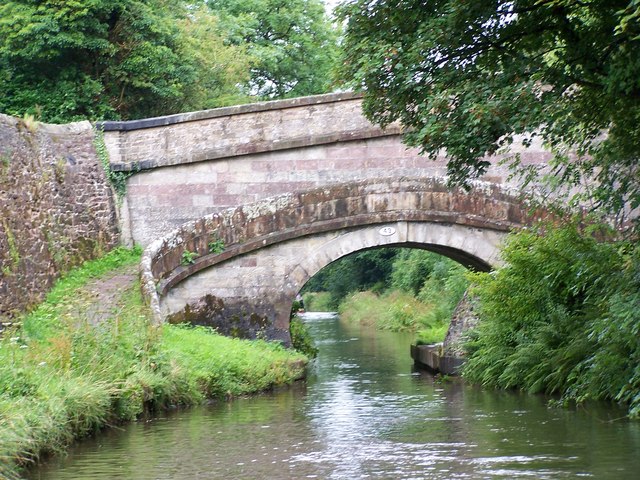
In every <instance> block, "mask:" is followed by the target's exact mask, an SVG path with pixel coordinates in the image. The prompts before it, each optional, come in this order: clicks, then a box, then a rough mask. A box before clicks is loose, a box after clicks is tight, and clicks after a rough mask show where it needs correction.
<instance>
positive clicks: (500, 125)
mask: <svg viewBox="0 0 640 480" xmlns="http://www.w3.org/2000/svg"><path fill="white" fill-rule="evenodd" d="M338 14H339V16H341V18H342V19H343V20H345V21H346V22H347V27H346V38H345V41H344V50H345V54H344V59H343V65H342V70H341V76H342V78H343V79H344V80H346V81H348V82H349V83H350V85H352V86H354V87H355V88H357V89H362V90H364V92H365V100H364V111H365V114H366V115H367V116H368V117H369V118H370V119H371V120H373V121H374V122H377V123H379V124H381V125H383V126H384V125H388V124H390V123H391V122H394V121H399V122H401V124H402V125H403V126H404V127H406V128H407V131H408V133H407V134H406V142H407V143H408V144H409V145H412V146H417V147H420V148H421V150H422V152H423V153H425V154H427V155H429V156H431V157H433V156H435V155H436V154H437V153H438V152H439V151H441V149H446V152H447V155H448V158H449V163H448V173H449V175H450V179H451V182H452V183H454V184H462V185H465V184H466V183H467V182H468V180H469V179H470V178H474V177H478V176H480V175H482V174H483V173H484V172H485V171H486V170H487V167H488V162H487V160H486V158H485V156H486V155H491V154H495V153H496V152H499V151H501V150H503V149H507V148H509V147H510V145H512V143H513V142H514V141H515V140H516V138H522V140H520V141H522V143H523V144H524V145H527V144H528V143H529V142H531V140H532V138H533V137H536V136H538V137H541V138H542V139H543V141H544V142H545V143H546V144H547V145H548V146H549V148H550V149H551V151H552V152H553V154H554V160H553V164H552V165H553V167H554V169H553V175H554V176H555V182H556V184H560V185H563V186H564V187H566V188H570V187H572V186H575V185H577V184H580V183H582V184H583V186H584V185H585V184H588V186H587V187H586V191H587V195H586V196H585V195H583V196H582V197H581V199H582V200H585V198H587V199H588V200H589V201H590V202H591V203H592V206H593V207H603V208H604V209H605V210H606V211H607V212H608V213H618V214H620V213H621V212H622V211H623V210H624V206H625V205H627V207H630V208H637V207H638V206H640V167H639V166H638V159H639V157H640V128H639V127H640V48H639V47H640V23H639V22H638V18H639V17H640V0H494V1H492V2H471V1H468V0H350V1H348V2H347V3H346V4H345V5H343V6H342V7H341V8H340V9H339V10H338ZM516 136H521V137H516ZM514 160H515V161H517V156H514Z"/></svg>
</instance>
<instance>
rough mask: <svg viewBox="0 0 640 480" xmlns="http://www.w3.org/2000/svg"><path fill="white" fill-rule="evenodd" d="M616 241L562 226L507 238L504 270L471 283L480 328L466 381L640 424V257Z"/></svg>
mask: <svg viewBox="0 0 640 480" xmlns="http://www.w3.org/2000/svg"><path fill="white" fill-rule="evenodd" d="M613 233H614V232H612V231H611V230H610V229H609V227H607V226H604V225H592V226H589V227H581V226H579V224H577V223H568V224H566V225H562V226H545V227H540V228H537V229H534V230H530V231H521V232H518V233H515V234H513V235H511V237H510V238H509V241H508V242H507V244H506V246H505V248H504V250H503V257H504V259H505V261H506V262H507V263H506V265H505V266H504V267H503V268H500V269H498V270H497V271H496V272H495V273H492V274H475V275H474V276H473V281H474V286H473V292H474V294H475V295H476V296H477V298H478V299H479V312H478V313H479V316H480V322H479V324H478V327H477V328H476V329H475V330H474V331H473V332H472V338H471V340H470V341H469V342H468V343H467V350H468V357H469V358H468V361H467V363H466V365H465V367H464V372H463V373H464V376H465V377H466V378H467V379H468V380H470V381H473V382H478V383H482V384H484V385H489V386H492V387H499V388H519V389H523V390H526V391H528V392H532V393H537V392H545V393H553V394H559V395H560V396H561V402H562V403H570V402H577V403H581V402H584V401H587V400H612V401H616V402H620V403H622V404H625V405H628V407H629V415H630V416H631V417H636V418H637V417H640V250H639V249H638V247H637V243H636V242H632V241H624V240H616V238H617V237H616V236H615V235H613Z"/></svg>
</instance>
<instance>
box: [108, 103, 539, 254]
mask: <svg viewBox="0 0 640 480" xmlns="http://www.w3.org/2000/svg"><path fill="white" fill-rule="evenodd" d="M361 103H362V100H361V98H359V97H358V96H357V95H353V94H350V93H347V94H330V95H318V96H314V97H304V98H299V99H290V100H280V101H274V102H265V103H260V104H254V105H244V106H238V107H227V108H222V109H214V110H208V111H205V112H195V113H189V114H180V115H171V116H168V117H163V118H160V119H148V120H139V121H133V122H106V123H105V124H104V127H105V134H104V136H105V143H106V145H107V147H108V149H109V153H110V161H111V166H112V168H114V169H115V170H133V171H135V169H136V168H140V167H145V168H146V167H148V168H149V169H148V170H143V171H140V172H139V173H136V174H135V175H134V176H133V177H131V178H130V179H129V181H128V187H127V189H128V190H127V202H126V204H123V209H126V212H123V213H122V214H121V217H122V218H129V219H130V221H129V224H128V225H124V226H123V231H130V232H131V236H130V238H129V239H128V241H129V242H130V243H133V242H135V243H137V244H140V245H143V246H146V245H148V244H149V243H151V242H152V241H154V240H155V239H157V238H159V237H161V236H163V235H166V234H167V233H169V232H170V231H171V230H173V229H175V228H176V227H178V226H180V225H181V224H182V223H185V222H188V221H192V220H196V219H198V218H201V217H203V216H205V215H209V214H211V213H215V212H219V211H222V210H224V209H226V208H229V207H236V206H238V205H245V204H249V203H254V202H256V201H259V200H262V199H265V198H269V197H273V196H277V195H281V194H284V193H287V192H303V191H308V190H312V189H316V188H319V187H324V186H330V185H335V184H345V183H348V182H356V181H361V180H365V179H376V178H383V177H388V176H395V177H398V178H399V177H403V176H406V177H411V178H417V177H424V178H431V177H442V176H444V175H446V161H447V159H446V157H445V156H441V157H439V158H438V159H437V160H435V161H433V160H429V159H427V158H425V157H423V156H420V155H419V152H418V150H417V149H409V148H407V147H406V146H405V145H403V144H402V141H401V140H402V137H401V131H400V129H399V128H398V127H397V126H396V125H392V126H390V127H388V128H387V129H385V130H381V129H380V128H379V127H377V126H374V125H372V124H371V123H369V122H368V121H367V119H366V118H365V117H364V116H363V115H362V111H361ZM520 154H521V159H522V161H523V162H524V163H527V164H531V163H539V164H541V165H544V164H545V161H546V160H547V159H548V158H549V157H550V155H549V154H548V153H546V152H544V150H543V149H542V146H541V145H539V144H535V145H532V147H531V148H530V149H527V150H523V151H522V152H520ZM500 158H501V157H495V158H490V159H489V160H491V161H492V166H491V168H490V170H489V172H487V178H491V182H492V183H494V184H502V185H503V187H505V188H506V187H507V186H510V187H512V188H515V189H517V184H516V183H515V181H511V180H509V175H510V172H509V171H508V169H507V167H506V166H502V165H499V163H498V162H497V160H500ZM156 167H162V168H156ZM333 193H335V192H332V194H333ZM317 195H319V196H322V192H318V193H317ZM334 198H335V200H336V202H334V204H329V203H326V202H324V205H323V208H324V209H325V214H326V215H334V216H337V215H340V214H341V211H342V209H344V203H343V201H342V200H340V199H341V198H342V197H334ZM459 200H461V201H468V200H469V199H467V198H463V199H459ZM344 201H349V200H348V197H344ZM423 201H424V203H423V205H420V206H419V208H424V209H431V208H433V209H436V210H442V209H443V208H445V207H446V205H444V204H443V202H449V201H451V198H450V197H449V196H448V194H447V188H446V185H443V186H442V189H441V190H440V191H439V192H434V193H433V195H432V196H431V197H429V198H423ZM384 202H385V200H384V199H379V200H378V203H377V208H378V209H380V210H385V209H387V208H390V207H388V206H386V205H385V203H384ZM309 205H310V204H309ZM310 208H312V207H310ZM469 208H471V207H470V206H466V205H462V204H461V205H459V208H458V210H465V209H469ZM482 214H483V213H482V212H480V211H479V212H478V215H482ZM510 214H511V212H510V211H509V210H505V211H504V213H503V215H504V216H505V219H507V220H511V221H513V222H516V223H518V222H519V220H517V219H515V218H514V219H511V217H509V215H510ZM239 220H240V219H239ZM281 221H283V224H282V226H283V228H287V223H286V222H287V220H286V219H281ZM256 228H258V227H257V226H256Z"/></svg>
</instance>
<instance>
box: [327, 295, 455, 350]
mask: <svg viewBox="0 0 640 480" xmlns="http://www.w3.org/2000/svg"><path fill="white" fill-rule="evenodd" d="M338 311H339V313H340V317H341V318H342V319H344V320H346V321H348V322H354V323H360V324H363V325H375V327H376V328H377V329H379V330H391V331H394V332H420V337H421V338H429V340H430V342H429V343H435V342H441V341H442V340H444V337H445V335H446V333H447V328H448V325H449V319H450V315H451V313H450V312H449V317H446V316H443V315H441V312H440V309H439V306H438V305H434V304H431V303H426V302H423V301H421V300H419V299H418V298H416V297H415V296H414V295H412V294H411V293H407V292H402V291H399V290H392V291H390V292H386V293H384V294H383V295H377V294H375V293H372V292H358V293H354V294H352V295H349V296H348V297H347V298H346V299H345V300H344V301H343V302H342V303H341V304H340V307H339V309H338Z"/></svg>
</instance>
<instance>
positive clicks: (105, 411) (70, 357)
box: [0, 249, 306, 479]
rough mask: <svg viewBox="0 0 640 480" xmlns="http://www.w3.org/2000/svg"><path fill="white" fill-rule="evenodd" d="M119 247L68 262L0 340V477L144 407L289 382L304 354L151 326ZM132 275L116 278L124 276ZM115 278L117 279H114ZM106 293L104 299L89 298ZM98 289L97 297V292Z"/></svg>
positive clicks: (131, 265)
mask: <svg viewBox="0 0 640 480" xmlns="http://www.w3.org/2000/svg"><path fill="white" fill-rule="evenodd" d="M138 260H139V252H137V251H130V250H125V249H118V250H116V251H114V252H112V253H110V254H108V255H107V256H105V257H104V258H102V259H100V260H97V261H94V262H90V263H88V264H86V265H84V266H83V267H82V268H81V269H78V270H76V271H73V272H71V273H70V274H69V275H68V276H67V277H65V278H64V279H63V280H61V281H60V282H58V283H57V285H56V286H55V287H54V289H53V290H52V291H51V293H50V294H49V296H48V297H47V299H46V301H45V302H44V303H43V304H42V305H41V306H40V307H39V308H38V309H37V310H35V311H34V312H32V313H31V314H30V315H28V316H27V317H25V318H24V319H23V325H22V327H18V328H16V329H13V330H11V331H5V332H4V334H3V337H2V339H1V340H0V478H8V479H13V478H19V468H20V467H21V466H24V465H28V464H30V463H33V462H36V461H37V460H38V458H39V457H40V456H41V455H43V454H48V453H59V452H61V451H63V450H64V449H65V448H66V446H67V445H68V444H69V443H70V442H71V441H73V440H74V439H76V438H78V437H82V436H83V435H86V434H88V433H90V432H93V431H95V430H97V429H100V428H103V427H106V426H109V425H115V424H118V423H121V422H125V421H130V420H135V419H136V418H138V417H140V416H141V415H143V414H144V413H145V412H149V411H153V410H157V409H162V408H167V407H169V406H172V405H191V404H195V403H199V402H202V401H203V400H205V399H207V398H228V397H232V396H236V395H243V394H247V393H252V392H256V391H260V390H264V389H267V388H270V387H272V386H275V385H281V384H286V383H290V382H292V381H293V380H294V379H296V378H300V377H301V376H302V375H303V373H304V366H305V363H306V358H305V357H304V356H303V355H300V354H297V353H295V352H293V351H289V350H286V349H284V348H282V347H281V346H279V345H277V344H272V343H267V342H264V341H256V342H249V341H242V340H234V339H229V338H226V337H222V336H219V335H217V334H215V333H213V332H211V331H210V330H206V329H203V328H186V327H178V326H170V325H164V326H162V327H153V326H151V324H150V322H149V315H148V311H147V309H146V307H145V305H144V304H143V302H142V298H141V295H140V288H139V284H138V282H137V280H135V276H134V275H133V274H132V272H133V271H135V264H136V263H137V262H138ZM127 275H128V276H129V277H130V278H131V279H133V280H131V281H129V282H128V283H127V282H122V278H123V276H124V277H125V278H126V276H127ZM113 285H116V287H113ZM105 291H106V292H107V293H110V295H108V297H110V299H111V304H110V308H108V309H106V310H105V309H104V308H98V307H99V306H97V305H96V302H95V299H96V298H101V299H103V298H102V297H103V296H104V292H105ZM101 296H102V297H101Z"/></svg>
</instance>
